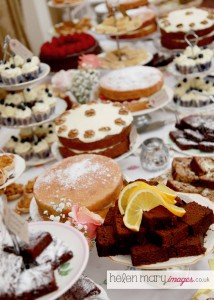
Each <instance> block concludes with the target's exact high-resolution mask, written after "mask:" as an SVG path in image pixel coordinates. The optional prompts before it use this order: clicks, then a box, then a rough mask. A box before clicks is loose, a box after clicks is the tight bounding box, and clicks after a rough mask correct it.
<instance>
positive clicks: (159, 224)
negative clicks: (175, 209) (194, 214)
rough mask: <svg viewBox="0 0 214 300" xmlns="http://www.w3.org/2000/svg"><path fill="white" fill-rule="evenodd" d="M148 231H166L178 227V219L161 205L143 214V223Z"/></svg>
mask: <svg viewBox="0 0 214 300" xmlns="http://www.w3.org/2000/svg"><path fill="white" fill-rule="evenodd" d="M141 224H142V225H143V226H144V227H145V228H146V229H149V230H155V229H165V228H169V227H174V226H176V225H177V217H176V216H175V215H173V214H172V213H171V212H170V211H169V210H168V209H166V208H165V207H164V206H162V205H159V206H157V207H155V208H153V209H151V210H150V211H145V212H144V213H143V218H142V223H141Z"/></svg>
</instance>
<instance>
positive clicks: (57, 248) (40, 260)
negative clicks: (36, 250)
mask: <svg viewBox="0 0 214 300" xmlns="http://www.w3.org/2000/svg"><path fill="white" fill-rule="evenodd" d="M72 257H73V253H72V251H71V250H70V249H69V248H68V247H67V246H66V245H65V244H64V243H63V242H62V241H61V240H59V239H56V238H54V239H53V241H52V242H51V243H50V244H49V246H48V247H47V248H45V250H44V251H42V253H41V254H40V255H39V256H37V258H36V263H37V264H38V265H41V264H44V263H49V262H50V263H51V265H52V268H53V269H54V270H55V269H56V268H58V267H59V266H60V265H61V264H64V263H66V262H67V261H68V260H69V259H71V258H72Z"/></svg>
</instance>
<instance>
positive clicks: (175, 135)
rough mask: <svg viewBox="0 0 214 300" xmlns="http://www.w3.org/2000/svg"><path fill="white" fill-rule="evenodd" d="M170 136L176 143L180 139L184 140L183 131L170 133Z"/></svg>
mask: <svg viewBox="0 0 214 300" xmlns="http://www.w3.org/2000/svg"><path fill="white" fill-rule="evenodd" d="M169 136H170V138H171V140H172V141H173V142H176V140H177V139H178V138H184V137H185V135H184V132H183V131H182V130H174V131H170V133H169Z"/></svg>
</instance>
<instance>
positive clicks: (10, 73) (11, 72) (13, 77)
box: [1, 65, 24, 85]
mask: <svg viewBox="0 0 214 300" xmlns="http://www.w3.org/2000/svg"><path fill="white" fill-rule="evenodd" d="M1 78H2V82H3V83H5V84H7V85H14V84H19V83H22V82H23V81H24V78H23V76H22V70H21V69H20V68H19V67H16V66H15V65H11V66H10V67H5V68H4V69H3V70H2V71H1Z"/></svg>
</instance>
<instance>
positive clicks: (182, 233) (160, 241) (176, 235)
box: [148, 222, 188, 248]
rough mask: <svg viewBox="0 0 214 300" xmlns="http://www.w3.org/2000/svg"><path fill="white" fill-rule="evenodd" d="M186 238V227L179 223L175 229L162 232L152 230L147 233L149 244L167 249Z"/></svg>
mask: <svg viewBox="0 0 214 300" xmlns="http://www.w3.org/2000/svg"><path fill="white" fill-rule="evenodd" d="M187 236H188V225H187V224H185V223H183V222H179V223H178V224H177V226H176V227H173V228H169V229H162V230H154V231H150V232H149V233H148V239H149V240H150V242H152V243H154V244H156V245H157V246H162V247H164V248H168V247H170V246H172V245H175V244H177V243H178V242H180V241H181V240H183V239H185V238H186V237H187Z"/></svg>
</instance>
